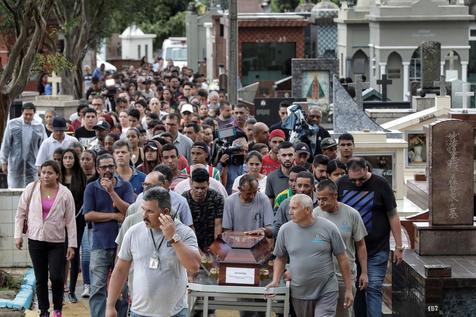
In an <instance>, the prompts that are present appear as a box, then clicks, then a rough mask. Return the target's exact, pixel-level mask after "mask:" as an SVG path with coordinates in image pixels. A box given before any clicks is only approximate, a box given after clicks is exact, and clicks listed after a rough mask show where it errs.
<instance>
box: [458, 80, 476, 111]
mask: <svg viewBox="0 0 476 317" xmlns="http://www.w3.org/2000/svg"><path fill="white" fill-rule="evenodd" d="M470 88H471V85H470V84H468V83H465V84H463V91H462V92H457V93H456V96H461V97H462V98H463V110H465V109H468V108H469V106H470V105H471V97H473V96H474V92H472V91H470Z"/></svg>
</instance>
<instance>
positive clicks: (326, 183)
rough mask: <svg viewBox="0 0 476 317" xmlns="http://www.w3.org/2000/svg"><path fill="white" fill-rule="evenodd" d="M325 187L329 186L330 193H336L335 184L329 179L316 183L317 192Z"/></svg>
mask: <svg viewBox="0 0 476 317" xmlns="http://www.w3.org/2000/svg"><path fill="white" fill-rule="evenodd" d="M326 188H329V190H330V191H331V193H337V185H336V184H335V183H334V182H333V181H331V180H330V179H324V180H322V181H320V182H319V184H318V185H317V191H318V192H322V191H323V190H325V189H326Z"/></svg>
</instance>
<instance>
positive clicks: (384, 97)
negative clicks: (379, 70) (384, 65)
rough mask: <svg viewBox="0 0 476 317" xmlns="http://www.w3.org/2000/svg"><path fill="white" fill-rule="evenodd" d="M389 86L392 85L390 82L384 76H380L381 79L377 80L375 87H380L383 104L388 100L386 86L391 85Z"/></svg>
mask: <svg viewBox="0 0 476 317" xmlns="http://www.w3.org/2000/svg"><path fill="white" fill-rule="evenodd" d="M391 84H392V80H391V79H387V75H386V74H383V75H382V79H378V80H377V85H381V86H382V101H384V102H385V101H387V100H388V98H387V86H388V85H391Z"/></svg>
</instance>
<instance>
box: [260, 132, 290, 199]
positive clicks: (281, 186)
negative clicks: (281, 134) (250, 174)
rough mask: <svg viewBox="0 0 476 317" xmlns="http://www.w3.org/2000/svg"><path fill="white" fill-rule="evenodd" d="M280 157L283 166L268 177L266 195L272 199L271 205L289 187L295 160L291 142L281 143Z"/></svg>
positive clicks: (279, 148)
mask: <svg viewBox="0 0 476 317" xmlns="http://www.w3.org/2000/svg"><path fill="white" fill-rule="evenodd" d="M278 158H279V161H280V162H281V167H280V168H278V169H277V170H275V171H274V172H272V173H271V174H269V175H268V177H267V178H266V196H268V198H269V200H270V201H271V206H273V205H274V199H275V198H276V196H277V195H278V194H279V193H280V192H282V191H283V190H285V189H286V188H288V181H289V171H290V170H291V167H292V166H293V161H294V147H293V144H292V143H291V142H287V141H286V142H283V143H281V144H280V145H279V147H278Z"/></svg>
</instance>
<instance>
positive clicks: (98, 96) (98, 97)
mask: <svg viewBox="0 0 476 317" xmlns="http://www.w3.org/2000/svg"><path fill="white" fill-rule="evenodd" d="M94 99H100V100H101V102H102V103H103V104H104V99H103V97H101V96H100V95H94V96H93V97H92V100H94Z"/></svg>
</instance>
